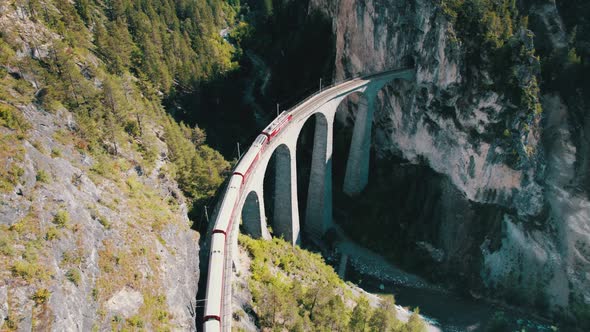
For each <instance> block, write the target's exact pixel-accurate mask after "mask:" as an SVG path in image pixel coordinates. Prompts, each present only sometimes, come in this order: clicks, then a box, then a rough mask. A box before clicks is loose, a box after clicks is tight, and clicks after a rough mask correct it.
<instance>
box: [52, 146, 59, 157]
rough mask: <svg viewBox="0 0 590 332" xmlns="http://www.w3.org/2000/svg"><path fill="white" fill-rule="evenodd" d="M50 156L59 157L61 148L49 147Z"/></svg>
mask: <svg viewBox="0 0 590 332" xmlns="http://www.w3.org/2000/svg"><path fill="white" fill-rule="evenodd" d="M51 157H52V158H59V157H61V150H60V149H58V148H53V149H51Z"/></svg>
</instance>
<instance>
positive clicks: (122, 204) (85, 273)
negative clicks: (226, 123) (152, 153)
mask: <svg viewBox="0 0 590 332" xmlns="http://www.w3.org/2000/svg"><path fill="white" fill-rule="evenodd" d="M22 111H23V113H24V115H25V117H26V118H27V120H28V121H29V122H30V123H31V125H32V128H31V129H30V130H29V132H28V135H27V138H26V139H24V140H22V141H17V140H15V141H14V142H12V144H14V146H15V147H17V148H18V149H20V157H19V159H20V160H21V162H19V164H20V165H21V167H22V168H23V170H24V172H23V176H22V177H21V182H20V184H18V185H17V186H16V187H15V189H14V190H12V191H11V192H9V193H5V194H0V202H1V205H0V227H2V233H3V234H2V237H1V241H2V242H1V248H2V257H1V262H2V266H3V268H2V271H1V272H0V273H1V274H0V275H1V277H0V320H1V322H2V323H4V324H5V325H3V327H4V328H17V329H18V330H21V331H28V330H31V329H50V330H54V331H74V330H80V331H81V330H84V331H89V330H92V329H94V328H98V329H106V328H110V327H111V326H119V324H125V322H126V321H132V322H133V324H141V325H142V326H145V327H149V326H152V325H151V321H152V319H153V320H160V319H165V320H166V322H165V324H166V325H167V326H170V327H174V328H180V329H183V330H190V329H194V322H195V321H194V317H193V316H192V315H191V312H190V310H189V308H190V307H191V304H192V303H194V299H195V296H196V291H197V284H198V279H199V265H198V263H199V262H198V233H196V232H194V231H192V230H190V221H189V220H188V218H187V217H186V215H187V214H186V205H185V204H184V199H183V198H182V195H181V194H179V192H180V191H179V189H178V187H177V185H176V184H175V183H174V182H173V181H171V180H169V179H167V178H166V177H163V176H159V174H161V173H160V169H161V167H162V166H163V165H165V162H164V161H163V160H159V161H158V162H157V166H156V168H154V169H153V170H151V171H150V172H149V173H148V174H146V173H144V172H145V170H144V169H142V168H141V167H135V166H133V165H132V164H131V163H130V162H129V161H130V160H133V156H131V155H126V156H125V157H123V158H121V159H119V161H117V162H116V163H115V164H114V165H113V166H114V168H113V169H112V171H113V173H105V174H103V175H101V174H97V173H96V170H97V169H98V168H99V167H102V166H104V164H101V163H104V162H105V161H104V160H97V159H96V158H93V157H90V156H88V155H86V154H84V153H80V152H78V151H77V150H76V149H75V148H74V146H72V143H73V142H72V139H73V136H72V134H71V133H70V128H71V127H72V126H75V125H76V124H75V122H72V117H71V114H70V113H69V112H68V111H66V110H65V109H63V110H62V111H60V112H58V113H57V114H55V115H53V114H50V113H47V112H44V111H42V110H39V109H37V108H36V107H35V106H33V105H30V106H29V107H28V108H26V109H23V110H22ZM154 130H157V128H154ZM0 134H1V135H2V137H3V139H7V137H10V135H11V133H10V131H9V130H7V129H5V128H0ZM4 143H6V142H4ZM20 146H22V148H20ZM158 148H159V149H161V150H162V152H163V153H165V151H166V150H165V145H164V144H163V143H162V142H160V144H159V146H158ZM164 155H165V154H164ZM40 174H44V175H40ZM174 197H176V198H174ZM58 215H59V216H62V217H61V219H60V217H58ZM21 255H22V257H21ZM42 290H47V291H48V293H46V294H47V297H40V294H42V293H40V292H42ZM162 315H164V316H162ZM113 324H114V325H113Z"/></svg>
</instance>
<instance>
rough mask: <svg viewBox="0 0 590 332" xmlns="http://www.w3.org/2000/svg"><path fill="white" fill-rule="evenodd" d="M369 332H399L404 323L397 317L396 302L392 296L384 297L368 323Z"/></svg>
mask: <svg viewBox="0 0 590 332" xmlns="http://www.w3.org/2000/svg"><path fill="white" fill-rule="evenodd" d="M368 326H369V331H371V332H377V331H399V329H400V327H401V326H402V323H401V322H400V321H399V320H398V319H397V317H396V316H395V301H394V299H393V297H392V296H388V297H384V298H383V299H382V300H381V303H380V304H379V307H377V308H376V309H375V310H374V311H373V314H372V315H371V318H370V320H369V322H368Z"/></svg>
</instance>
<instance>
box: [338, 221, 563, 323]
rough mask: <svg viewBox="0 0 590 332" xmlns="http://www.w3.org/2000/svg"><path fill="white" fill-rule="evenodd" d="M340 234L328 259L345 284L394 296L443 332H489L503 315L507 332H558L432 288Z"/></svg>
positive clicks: (514, 312)
mask: <svg viewBox="0 0 590 332" xmlns="http://www.w3.org/2000/svg"><path fill="white" fill-rule="evenodd" d="M339 233H340V234H339V235H340V236H338V237H339V240H337V241H336V242H334V244H333V249H332V251H331V253H330V254H329V255H326V257H327V261H328V263H330V264H331V265H332V266H334V269H335V270H336V271H339V272H340V273H341V274H343V275H341V277H342V278H343V279H344V280H345V281H350V282H352V283H354V284H356V285H358V286H359V287H361V288H362V289H364V290H366V291H367V292H370V293H375V294H393V295H394V297H395V300H396V304H398V305H401V306H403V307H408V308H411V309H414V308H416V307H419V308H420V314H421V315H422V316H423V317H424V319H425V320H426V321H427V322H428V323H429V324H431V325H434V326H436V327H438V328H440V330H442V331H450V332H455V331H486V330H487V328H488V327H489V326H490V324H491V323H492V321H493V320H494V316H496V315H498V314H499V313H503V317H504V320H505V321H506V323H507V328H508V330H507V331H522V330H523V329H524V330H525V331H527V332H549V331H556V329H555V327H553V326H551V324H550V323H549V322H547V321H543V320H542V319H540V318H538V317H535V316H533V315H532V314H529V313H527V312H526V311H524V310H520V309H518V308H513V307H507V306H502V305H500V304H498V303H493V302H488V301H485V300H482V299H475V298H473V297H468V296H465V295H460V294H457V293H455V292H452V291H449V290H447V289H445V288H444V287H441V286H437V285H433V284H431V283H429V282H428V281H426V280H424V279H423V278H421V277H419V276H416V275H413V274H411V273H407V272H405V271H404V270H402V269H400V268H399V267H397V266H395V265H394V264H392V263H390V262H388V261H386V260H385V259H384V258H383V257H381V256H380V255H379V254H378V253H375V252H373V251H371V250H369V249H366V248H364V247H361V246H360V245H358V244H356V243H354V242H353V241H352V240H350V239H349V238H347V237H346V236H345V235H344V234H342V232H339ZM342 257H346V259H341V258H342ZM342 264H345V266H342Z"/></svg>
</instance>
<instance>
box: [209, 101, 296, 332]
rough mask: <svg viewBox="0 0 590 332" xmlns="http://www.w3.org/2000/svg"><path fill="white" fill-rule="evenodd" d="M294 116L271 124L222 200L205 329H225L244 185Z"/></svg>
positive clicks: (236, 171)
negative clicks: (236, 220)
mask: <svg viewBox="0 0 590 332" xmlns="http://www.w3.org/2000/svg"><path fill="white" fill-rule="evenodd" d="M292 119H293V115H292V114H290V113H289V112H287V111H285V112H283V113H281V114H280V115H279V116H278V117H276V118H275V119H274V120H273V122H271V123H270V125H268V126H267V127H266V128H265V129H264V130H263V131H262V133H261V134H260V135H258V137H256V140H254V143H253V144H252V146H250V148H249V149H248V151H247V152H246V154H245V155H244V156H243V157H242V159H240V162H239V163H238V165H237V166H236V168H235V169H234V172H233V174H232V177H231V179H230V181H229V184H228V188H227V190H226V192H225V195H224V197H223V201H222V202H221V206H220V208H219V213H218V215H217V218H216V219H215V226H214V228H213V235H212V239H211V252H210V255H209V275H208V276H207V293H206V295H205V299H206V301H205V318H204V323H203V329H204V331H205V332H213V331H215V332H216V331H221V328H222V308H223V292H224V285H225V284H224V283H225V273H226V268H225V262H226V259H227V258H228V257H226V255H228V254H230V253H229V250H228V248H229V245H230V244H229V243H228V242H227V240H228V236H230V235H231V232H232V227H233V222H232V219H233V216H234V213H235V209H236V207H237V205H238V202H239V201H240V198H241V195H242V186H243V185H244V183H245V182H246V179H247V178H248V177H249V175H250V174H251V172H252V170H253V168H254V167H255V165H257V163H258V160H259V159H260V156H261V155H262V153H263V152H264V151H265V150H266V146H267V145H268V143H269V142H270V141H271V140H272V139H273V138H274V137H276V136H277V135H278V134H279V132H280V131H281V130H282V129H283V128H285V126H286V125H287V124H288V123H289V122H290V121H291V120H292Z"/></svg>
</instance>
